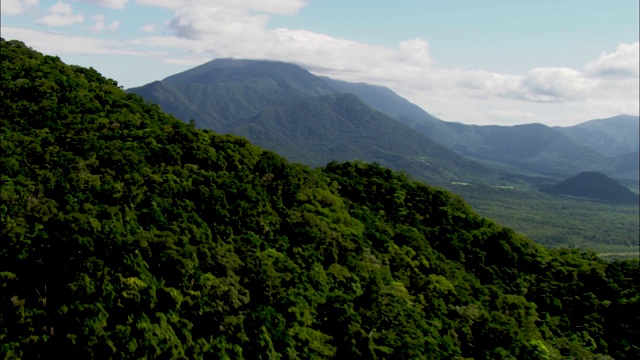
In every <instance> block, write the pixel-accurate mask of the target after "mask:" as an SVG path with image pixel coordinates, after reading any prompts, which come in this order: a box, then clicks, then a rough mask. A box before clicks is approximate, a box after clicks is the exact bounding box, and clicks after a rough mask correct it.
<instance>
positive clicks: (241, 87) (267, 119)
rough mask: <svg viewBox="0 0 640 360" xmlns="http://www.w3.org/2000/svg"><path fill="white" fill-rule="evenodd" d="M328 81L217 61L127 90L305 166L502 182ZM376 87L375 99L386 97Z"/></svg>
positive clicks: (442, 180) (266, 64) (252, 63)
mask: <svg viewBox="0 0 640 360" xmlns="http://www.w3.org/2000/svg"><path fill="white" fill-rule="evenodd" d="M336 84H338V83H337V82H331V81H328V80H327V79H323V78H320V77H317V76H315V75H312V74H311V73H309V72H308V71H306V70H304V69H302V68H300V67H298V66H296V65H293V64H287V63H281V62H273V61H257V60H231V59H222V60H214V61H211V62H209V63H206V64H204V65H201V66H199V67H196V68H194V69H191V70H187V71H185V72H183V73H180V74H177V75H173V76H170V77H168V78H166V79H164V80H163V81H157V82H154V83H151V84H148V85H145V86H143V87H140V88H133V89H130V90H129V91H130V92H133V93H136V94H139V95H142V96H143V97H145V98H146V99H147V100H149V101H152V102H155V103H157V104H158V105H160V107H161V108H162V109H164V110H165V111H167V112H169V113H171V114H173V115H175V116H177V117H179V118H181V119H183V120H184V121H189V120H190V119H194V120H195V123H196V125H197V126H198V127H200V128H206V129H212V130H214V131H217V132H221V133H232V134H236V135H241V136H245V137H247V138H248V139H249V140H251V141H252V142H254V143H256V144H257V145H260V146H262V147H264V148H267V149H270V150H274V151H277V152H279V153H280V154H283V155H285V156H286V157H287V158H288V159H290V160H292V161H297V162H302V163H305V164H309V165H313V166H320V165H324V164H326V163H328V162H329V161H332V160H355V159H360V160H364V161H367V162H377V163H379V164H382V165H384V166H389V167H392V168H394V169H396V170H403V171H406V172H408V173H410V174H412V175H414V176H416V177H418V178H420V179H423V180H428V181H430V182H432V183H436V184H440V185H444V184H448V183H449V182H451V181H464V182H479V181H487V179H497V178H499V177H501V176H502V177H505V176H504V175H501V174H500V173H499V172H498V171H495V170H493V169H491V168H489V167H487V166H484V165H481V164H479V163H477V162H474V161H471V160H469V159H466V158H464V157H462V156H460V155H458V154H456V153H455V152H453V151H451V150H449V149H447V148H445V147H444V146H442V145H440V144H438V143H436V142H434V141H433V140H431V139H429V138H428V137H426V136H424V135H421V134H419V133H417V132H416V131H414V130H413V129H411V128H410V127H408V126H406V125H404V124H401V123H400V122H398V121H396V120H395V119H393V118H392V117H390V116H389V115H387V114H384V113H381V112H379V111H376V110H374V109H372V108H371V107H370V106H368V105H366V104H365V103H364V102H363V101H362V100H361V99H360V98H358V97H357V96H353V95H350V94H345V93H343V92H342V91H339V90H336V89H335V88H334V86H336ZM342 86H343V87H344V86H347V85H344V84H343V85H342ZM376 90H377V91H378V92H381V93H382V94H381V96H380V97H379V98H383V97H384V92H385V91H387V92H388V90H384V88H376ZM374 97H375V96H373V95H372V97H369V99H373V98H374ZM405 103H408V102H406V100H405Z"/></svg>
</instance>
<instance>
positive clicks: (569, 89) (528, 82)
mask: <svg viewBox="0 0 640 360" xmlns="http://www.w3.org/2000/svg"><path fill="white" fill-rule="evenodd" d="M522 85H523V86H524V89H523V90H524V91H523V93H522V94H520V95H519V96H522V100H527V101H540V102H563V101H575V100H583V99H584V98H585V97H586V96H587V95H588V94H589V92H590V91H591V90H592V89H593V87H594V85H595V82H594V81H591V80H589V79H587V78H585V77H584V74H582V73H581V72H579V71H577V70H574V69H569V68H537V69H533V70H531V71H530V72H529V75H528V76H527V77H525V78H524V79H523V80H522Z"/></svg>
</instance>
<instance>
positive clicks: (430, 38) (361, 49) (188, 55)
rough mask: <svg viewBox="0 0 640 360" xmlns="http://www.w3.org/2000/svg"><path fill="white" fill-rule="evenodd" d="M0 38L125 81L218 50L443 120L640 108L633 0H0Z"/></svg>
mask: <svg viewBox="0 0 640 360" xmlns="http://www.w3.org/2000/svg"><path fill="white" fill-rule="evenodd" d="M0 6H1V8H0V20H1V21H0V24H1V25H0V34H1V36H2V37H3V38H4V39H5V40H10V39H17V40H20V41H23V42H24V43H26V44H27V45H28V46H30V47H32V48H33V49H34V50H37V51H40V52H42V53H45V54H49V55H56V56H59V57H60V58H61V59H62V60H63V61H65V62H66V63H69V64H76V65H81V66H87V67H89V66H90V67H93V68H95V69H96V70H98V71H100V72H101V73H102V74H103V75H104V76H106V77H109V78H112V79H114V80H116V81H117V82H118V83H119V84H120V85H121V86H123V87H124V88H130V87H135V86H142V85H144V84H147V83H150V82H153V81H156V80H161V79H163V78H165V77H167V76H170V75H173V74H176V73H179V72H182V71H185V70H187V69H190V68H192V67H195V66H197V65H200V64H203V63H205V62H208V61H211V60H213V59H216V58H239V59H266V60H278V61H285V62H290V63H295V64H298V65H300V66H302V67H304V68H305V69H307V70H309V71H311V72H312V73H314V74H317V75H324V76H329V77H332V78H335V79H340V80H346V81H352V82H365V83H369V84H375V85H382V86H386V87H389V88H390V89H392V90H393V91H395V92H396V93H397V94H399V95H400V96H403V97H405V98H406V99H408V100H409V101H411V102H413V103H415V104H416V105H418V106H420V107H422V108H423V109H424V110H425V111H427V112H429V113H430V114H432V115H434V116H436V117H439V118H441V119H443V120H446V121H457V122H462V123H467V124H481V125H487V124H497V125H514V124H522V123H534V122H537V123H544V124H547V125H557V126H570V125H573V124H577V123H580V122H583V121H586V120H591V119H597V118H607V117H611V116H615V115H619V114H631V115H638V113H639V112H640V92H639V88H640V83H639V73H640V60H639V42H638V41H639V40H638V38H639V33H640V30H639V29H640V28H639V26H640V25H639V15H638V14H639V2H638V1H637V0H633V1H632V0H606V1H600V0H597V1H596V0H536V1H528V0H486V1H478V0H456V1H441V0H394V1H383V0H366V1H365V0H342V1H338V0H60V1H57V0H56V1H47V0H2V1H1V2H0Z"/></svg>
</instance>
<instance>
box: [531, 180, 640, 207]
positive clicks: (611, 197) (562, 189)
mask: <svg viewBox="0 0 640 360" xmlns="http://www.w3.org/2000/svg"><path fill="white" fill-rule="evenodd" d="M541 189H542V190H543V191H545V192H548V193H551V194H562V195H571V196H579V197H586V198H591V199H597V200H602V201H607V202H612V203H619V204H636V205H637V204H638V203H639V198H638V194H634V193H633V192H631V190H629V189H627V188H626V187H624V186H622V185H620V184H619V183H618V182H617V181H615V180H613V179H611V178H610V177H608V176H606V175H604V174H602V173H599V172H581V173H580V174H578V175H576V176H573V177H571V178H568V179H566V180H564V181H561V182H560V183H558V184H555V185H547V186H543V187H542V188H541Z"/></svg>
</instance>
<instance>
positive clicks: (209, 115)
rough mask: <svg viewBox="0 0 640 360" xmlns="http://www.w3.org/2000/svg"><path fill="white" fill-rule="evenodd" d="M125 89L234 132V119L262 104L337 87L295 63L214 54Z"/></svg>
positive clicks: (204, 124)
mask: <svg viewBox="0 0 640 360" xmlns="http://www.w3.org/2000/svg"><path fill="white" fill-rule="evenodd" d="M128 91H130V92H133V93H136V94H139V95H142V96H143V97H144V98H145V99H147V100H149V101H152V102H154V103H156V104H159V105H160V106H161V107H162V108H163V110H165V111H167V112H169V113H170V114H172V115H175V116H177V117H178V118H180V119H183V120H184V121H189V120H190V119H194V120H195V122H196V125H197V126H199V127H201V128H206V129H212V130H215V131H218V132H222V133H233V130H234V127H235V126H236V125H235V122H236V121H237V120H238V119H243V118H248V117H252V116H254V115H256V114H257V113H258V112H260V111H262V110H263V109H268V108H277V107H282V106H287V105H290V104H292V103H293V102H295V101H298V100H300V99H303V98H305V97H310V96H319V95H326V94H329V93H333V92H335V90H333V89H332V88H330V87H329V86H328V85H327V84H326V83H325V82H324V81H322V80H320V79H319V78H317V77H315V76H314V75H312V74H311V73H309V72H308V71H306V70H304V69H302V68H300V67H298V66H295V65H291V64H286V63H281V62H275V61H257V60H231V59H218V60H213V61H211V62H208V63H206V64H203V65H200V66H198V67H195V68H193V69H190V70H187V71H185V72H182V73H180V74H176V75H172V76H169V77H167V78H166V79H164V80H162V81H159V82H158V81H156V82H153V83H151V84H147V85H144V86H141V87H138V88H132V89H128ZM174 94H179V95H174ZM175 98H177V100H174V99H175Z"/></svg>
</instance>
